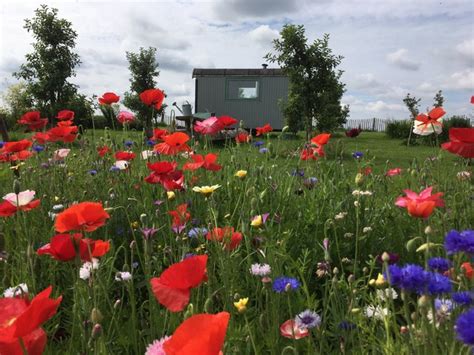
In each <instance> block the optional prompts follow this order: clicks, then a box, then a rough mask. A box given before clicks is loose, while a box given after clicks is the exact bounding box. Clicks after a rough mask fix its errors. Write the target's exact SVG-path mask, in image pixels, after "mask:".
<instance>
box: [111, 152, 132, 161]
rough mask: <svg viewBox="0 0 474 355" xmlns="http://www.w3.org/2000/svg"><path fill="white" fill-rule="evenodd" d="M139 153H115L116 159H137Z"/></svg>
mask: <svg viewBox="0 0 474 355" xmlns="http://www.w3.org/2000/svg"><path fill="white" fill-rule="evenodd" d="M136 156H137V155H136V154H135V153H133V152H117V153H115V159H117V160H126V161H130V160H133V159H135V157H136Z"/></svg>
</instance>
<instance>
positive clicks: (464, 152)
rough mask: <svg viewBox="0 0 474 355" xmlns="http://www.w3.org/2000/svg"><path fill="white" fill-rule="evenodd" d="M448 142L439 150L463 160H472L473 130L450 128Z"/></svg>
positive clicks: (473, 156) (473, 146) (473, 153)
mask: <svg viewBox="0 0 474 355" xmlns="http://www.w3.org/2000/svg"><path fill="white" fill-rule="evenodd" d="M449 140H450V141H449V142H447V143H443V144H441V148H443V149H444V150H447V151H448V152H451V153H453V154H457V155H460V156H461V157H463V158H474V128H451V129H450V130H449Z"/></svg>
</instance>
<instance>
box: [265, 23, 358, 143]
mask: <svg viewBox="0 0 474 355" xmlns="http://www.w3.org/2000/svg"><path fill="white" fill-rule="evenodd" d="M307 42H308V39H307V38H306V36H305V29H304V26H303V25H299V26H296V25H285V26H283V29H282V30H281V32H280V38H278V39H275V40H274V41H273V47H274V50H275V52H276V54H274V53H268V54H267V55H266V56H265V59H266V60H268V61H270V62H272V63H275V62H276V63H278V64H279V65H280V67H281V68H282V69H283V71H284V73H285V74H286V75H287V76H288V78H289V81H290V85H289V94H288V101H287V103H286V104H284V105H283V106H284V107H283V112H284V113H285V115H286V119H287V123H288V125H289V126H290V127H289V128H290V130H291V131H296V130H298V129H300V128H301V127H302V126H304V127H305V128H306V137H307V139H309V137H310V136H311V134H312V130H313V121H315V123H316V128H317V129H318V130H320V131H331V130H333V129H335V128H337V127H340V126H341V125H342V124H343V123H345V122H346V118H347V115H348V113H349V107H348V106H344V107H342V106H341V98H342V95H343V94H344V92H345V88H344V87H345V84H343V83H342V82H341V81H340V78H341V75H342V73H343V72H342V71H341V70H337V69H336V68H337V67H338V66H339V64H340V63H341V61H342V59H343V57H342V56H336V55H334V54H333V53H332V50H331V49H330V48H329V35H328V34H325V35H324V36H323V38H322V39H316V40H315V41H314V42H313V43H312V44H310V45H308V43H307Z"/></svg>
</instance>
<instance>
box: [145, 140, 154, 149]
mask: <svg viewBox="0 0 474 355" xmlns="http://www.w3.org/2000/svg"><path fill="white" fill-rule="evenodd" d="M146 144H147V145H149V146H150V147H152V146H154V145H155V144H156V143H155V141H154V140H152V139H149V140H147V141H146Z"/></svg>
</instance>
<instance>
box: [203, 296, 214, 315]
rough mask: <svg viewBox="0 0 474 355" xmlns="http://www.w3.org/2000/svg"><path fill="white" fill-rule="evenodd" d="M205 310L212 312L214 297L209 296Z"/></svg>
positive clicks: (205, 303)
mask: <svg viewBox="0 0 474 355" xmlns="http://www.w3.org/2000/svg"><path fill="white" fill-rule="evenodd" d="M204 312H206V313H212V299H211V298H208V299H207V300H206V302H204Z"/></svg>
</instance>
